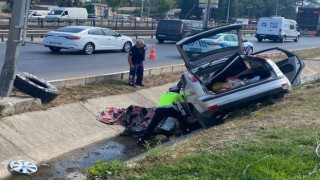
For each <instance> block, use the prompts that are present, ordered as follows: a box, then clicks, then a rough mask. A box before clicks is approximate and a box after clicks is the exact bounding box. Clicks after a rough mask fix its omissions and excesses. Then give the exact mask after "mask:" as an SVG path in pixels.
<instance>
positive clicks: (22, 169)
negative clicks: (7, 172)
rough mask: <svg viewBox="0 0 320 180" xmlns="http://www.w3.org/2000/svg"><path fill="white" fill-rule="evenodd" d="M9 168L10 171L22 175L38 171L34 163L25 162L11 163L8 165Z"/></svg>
mask: <svg viewBox="0 0 320 180" xmlns="http://www.w3.org/2000/svg"><path fill="white" fill-rule="evenodd" d="M10 168H11V170H13V171H16V172H18V173H22V174H32V173H35V172H37V170H38V168H37V166H36V165H35V164H34V163H32V162H29V161H25V160H16V161H12V162H11V163H10Z"/></svg>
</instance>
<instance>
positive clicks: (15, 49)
mask: <svg viewBox="0 0 320 180" xmlns="http://www.w3.org/2000/svg"><path fill="white" fill-rule="evenodd" d="M27 1H30V0H19V1H17V0H15V1H13V8H12V12H11V20H10V27H9V37H8V40H7V48H6V54H5V59H4V63H3V66H2V71H1V75H0V97H9V96H10V95H11V92H12V87H13V82H14V79H15V76H16V71H17V66H16V65H17V63H16V61H17V59H18V57H19V52H20V43H21V37H22V36H21V33H22V29H23V27H24V25H23V22H24V21H23V20H24V16H27V14H26V10H27V9H29V7H27V4H28V3H27Z"/></svg>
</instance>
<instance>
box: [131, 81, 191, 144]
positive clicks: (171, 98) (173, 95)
mask: <svg viewBox="0 0 320 180" xmlns="http://www.w3.org/2000/svg"><path fill="white" fill-rule="evenodd" d="M179 91H180V89H179V88H178V87H177V86H173V87H171V88H170V89H169V91H168V92H166V93H164V94H162V95H161V97H160V99H159V102H158V106H157V109H156V110H155V114H154V116H153V118H152V119H151V122H150V124H149V126H148V127H147V129H146V131H145V133H144V134H143V136H141V138H139V140H138V142H137V144H138V145H143V144H144V143H145V140H147V139H148V138H149V136H150V135H151V133H152V131H153V130H154V128H156V127H157V125H158V124H159V123H160V122H161V120H162V119H163V118H165V117H173V118H175V119H177V120H178V121H179V124H180V127H181V129H182V131H183V134H187V133H188V132H189V129H187V122H186V120H185V117H184V116H183V115H182V113H181V111H179V110H178V108H177V106H176V105H175V104H176V103H181V104H182V105H185V101H184V99H183V97H182V95H181V94H180V93H179Z"/></svg>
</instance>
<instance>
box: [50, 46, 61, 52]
mask: <svg viewBox="0 0 320 180" xmlns="http://www.w3.org/2000/svg"><path fill="white" fill-rule="evenodd" d="M49 49H50V50H51V51H52V52H54V53H57V52H60V50H61V48H58V47H49Z"/></svg>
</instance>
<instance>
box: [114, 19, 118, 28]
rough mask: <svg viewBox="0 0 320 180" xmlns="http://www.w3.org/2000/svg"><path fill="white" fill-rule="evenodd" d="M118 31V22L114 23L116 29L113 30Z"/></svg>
mask: <svg viewBox="0 0 320 180" xmlns="http://www.w3.org/2000/svg"><path fill="white" fill-rule="evenodd" d="M117 29H118V21H116V27H115V30H117Z"/></svg>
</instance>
